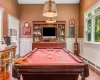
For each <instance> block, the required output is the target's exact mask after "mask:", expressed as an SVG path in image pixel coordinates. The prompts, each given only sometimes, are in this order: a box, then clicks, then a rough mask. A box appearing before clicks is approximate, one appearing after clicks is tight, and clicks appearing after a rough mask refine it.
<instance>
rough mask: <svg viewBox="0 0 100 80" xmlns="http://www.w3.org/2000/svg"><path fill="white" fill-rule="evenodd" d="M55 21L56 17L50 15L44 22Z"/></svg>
mask: <svg viewBox="0 0 100 80" xmlns="http://www.w3.org/2000/svg"><path fill="white" fill-rule="evenodd" d="M55 22H56V18H55V17H50V18H48V19H47V20H46V23H55Z"/></svg>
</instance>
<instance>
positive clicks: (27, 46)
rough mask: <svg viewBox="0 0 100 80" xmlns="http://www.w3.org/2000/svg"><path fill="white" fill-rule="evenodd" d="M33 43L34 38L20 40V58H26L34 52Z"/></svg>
mask: <svg viewBox="0 0 100 80" xmlns="http://www.w3.org/2000/svg"><path fill="white" fill-rule="evenodd" d="M32 42H33V39H32V38H20V56H24V55H25V54H27V53H29V52H30V51H32Z"/></svg>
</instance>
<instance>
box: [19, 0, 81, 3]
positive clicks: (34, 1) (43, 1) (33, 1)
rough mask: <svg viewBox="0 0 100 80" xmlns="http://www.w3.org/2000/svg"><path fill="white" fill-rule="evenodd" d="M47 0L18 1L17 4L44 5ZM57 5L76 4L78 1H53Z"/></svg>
mask: <svg viewBox="0 0 100 80" xmlns="http://www.w3.org/2000/svg"><path fill="white" fill-rule="evenodd" d="M45 1H47V0H18V2H19V4H44V3H45ZM54 1H55V2H56V3H57V4H77V3H79V2H80V0H54Z"/></svg>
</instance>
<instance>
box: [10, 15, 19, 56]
mask: <svg viewBox="0 0 100 80" xmlns="http://www.w3.org/2000/svg"><path fill="white" fill-rule="evenodd" d="M8 36H10V37H11V45H14V46H17V48H16V55H19V20H18V19H17V18H15V17H13V16H11V15H8Z"/></svg>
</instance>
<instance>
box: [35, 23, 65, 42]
mask: <svg viewBox="0 0 100 80" xmlns="http://www.w3.org/2000/svg"><path fill="white" fill-rule="evenodd" d="M65 24H66V22H65V21H58V22H56V23H53V24H47V23H45V21H33V42H65V26H66V25H65ZM45 27H46V28H55V35H54V36H53V37H50V36H48V37H44V33H43V29H44V28H45ZM47 33H48V32H47ZM51 33H52V31H51Z"/></svg>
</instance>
